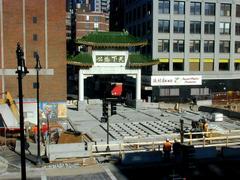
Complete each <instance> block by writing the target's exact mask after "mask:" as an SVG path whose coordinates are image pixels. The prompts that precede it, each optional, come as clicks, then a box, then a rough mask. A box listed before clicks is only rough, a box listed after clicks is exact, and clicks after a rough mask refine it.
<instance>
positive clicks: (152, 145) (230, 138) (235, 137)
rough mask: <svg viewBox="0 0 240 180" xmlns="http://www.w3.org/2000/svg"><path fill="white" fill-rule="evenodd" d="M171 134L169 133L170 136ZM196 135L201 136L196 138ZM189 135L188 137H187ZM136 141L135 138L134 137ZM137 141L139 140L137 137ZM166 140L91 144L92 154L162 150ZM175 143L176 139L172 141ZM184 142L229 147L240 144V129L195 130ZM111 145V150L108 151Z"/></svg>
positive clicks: (174, 135)
mask: <svg viewBox="0 0 240 180" xmlns="http://www.w3.org/2000/svg"><path fill="white" fill-rule="evenodd" d="M172 135H173V136H172V137H175V138H174V139H177V140H178V141H180V135H178V136H176V134H172ZM170 136H171V134H168V137H170ZM194 136H201V137H198V138H194ZM186 137H187V138H186ZM132 141H134V139H132ZM135 141H138V139H137V138H136V139H135ZM164 142H165V141H164V140H159V141H156V140H153V141H145V142H144V141H142V142H140V141H139V142H123V143H110V144H94V145H92V146H91V149H90V153H91V155H92V156H100V155H109V154H112V155H113V154H119V155H120V156H121V155H123V154H125V153H133V152H145V151H156V150H158V151H159V150H160V151H162V147H163V144H164ZM170 142H171V143H173V142H174V141H173V140H172V141H170ZM184 144H186V145H187V144H188V145H194V147H196V148H198V147H211V146H215V147H223V146H225V147H228V146H233V145H240V130H229V131H210V132H195V133H184ZM107 147H109V149H110V151H106V149H107Z"/></svg>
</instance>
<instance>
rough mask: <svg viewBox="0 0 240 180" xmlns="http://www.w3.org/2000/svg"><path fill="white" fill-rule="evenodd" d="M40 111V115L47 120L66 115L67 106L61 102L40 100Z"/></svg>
mask: <svg viewBox="0 0 240 180" xmlns="http://www.w3.org/2000/svg"><path fill="white" fill-rule="evenodd" d="M40 111H41V112H40V116H41V117H42V118H48V119H49V120H51V119H57V118H66V117H67V106H66V104H65V103H63V102H52V103H49V102H42V103H41V105H40Z"/></svg>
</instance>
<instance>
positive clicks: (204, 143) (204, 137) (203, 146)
mask: <svg viewBox="0 0 240 180" xmlns="http://www.w3.org/2000/svg"><path fill="white" fill-rule="evenodd" d="M205 143H206V142H205V136H204V134H203V147H205Z"/></svg>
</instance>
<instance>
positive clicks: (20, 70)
mask: <svg viewBox="0 0 240 180" xmlns="http://www.w3.org/2000/svg"><path fill="white" fill-rule="evenodd" d="M16 55H17V64H18V67H17V71H16V73H17V74H18V97H19V115H20V139H21V173H22V179H23V180H25V179H27V178H26V160H25V158H26V156H25V144H26V141H25V134H24V116H23V91H22V79H23V77H24V76H25V75H26V74H27V73H28V70H27V68H26V66H25V60H24V52H23V50H22V48H21V47H20V43H17V50H16Z"/></svg>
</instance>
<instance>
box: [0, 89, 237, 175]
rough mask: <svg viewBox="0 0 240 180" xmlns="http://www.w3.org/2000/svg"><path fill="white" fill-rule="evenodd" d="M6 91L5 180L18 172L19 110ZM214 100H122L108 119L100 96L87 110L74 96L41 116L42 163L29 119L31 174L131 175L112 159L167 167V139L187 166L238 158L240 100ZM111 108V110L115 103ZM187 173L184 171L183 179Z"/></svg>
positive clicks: (3, 131)
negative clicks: (60, 112)
mask: <svg viewBox="0 0 240 180" xmlns="http://www.w3.org/2000/svg"><path fill="white" fill-rule="evenodd" d="M5 97H6V98H5V99H2V100H1V105H0V106H1V108H0V111H1V112H0V113H1V124H0V125H1V138H0V140H1V152H0V157H1V162H0V166H1V172H0V173H1V175H0V176H1V179H14V178H20V168H21V164H20V154H21V152H20V140H19V130H20V129H19V125H18V124H19V122H18V121H19V118H18V116H19V115H18V107H17V105H16V104H15V102H14V100H13V99H12V98H11V95H10V93H6V96H5ZM215 99H217V98H215ZM219 99H220V98H219ZM221 99H223V98H221ZM212 102H213V103H212V104H213V105H212V106H200V105H198V104H201V103H202V102H198V104H192V103H184V104H180V103H177V104H172V103H164V102H159V103H150V102H142V103H141V107H138V108H137V109H136V108H132V107H129V106H127V105H125V104H121V103H118V104H117V105H116V109H115V110H116V114H114V115H109V118H108V122H104V121H103V119H102V115H103V104H102V100H89V101H88V104H87V106H86V109H85V110H81V111H79V110H77V107H76V106H75V105H74V103H73V101H69V102H68V118H65V119H56V120H51V121H49V122H48V121H47V120H46V119H41V122H46V123H48V137H47V139H44V138H43V137H42V138H41V143H40V145H41V153H40V155H41V159H42V164H41V165H36V158H37V157H36V156H37V143H36V141H35V140H34V133H33V131H32V128H33V127H34V124H31V123H29V122H25V125H26V126H25V132H26V135H27V136H26V139H27V144H28V145H27V146H26V152H25V153H26V159H27V175H28V176H29V177H31V178H36V177H37V178H40V177H41V179H42V178H44V177H45V178H46V177H48V178H49V177H57V176H59V174H58V173H57V169H61V170H62V174H61V176H66V177H69V175H70V174H71V176H73V175H74V177H75V178H79V177H82V178H83V177H85V176H86V177H85V178H96V179H112V176H113V177H118V178H117V179H129V176H128V175H125V176H124V175H123V174H124V173H123V174H122V173H121V172H120V170H116V167H115V166H113V165H114V164H115V163H117V164H120V166H121V167H124V168H126V167H132V166H134V167H135V166H136V167H141V168H143V167H145V166H146V165H152V164H154V165H156V164H157V165H158V166H159V165H160V166H161V168H163V169H164V168H166V167H168V166H170V165H172V164H175V163H176V162H175V160H174V155H173V153H172V155H171V157H172V158H171V159H170V160H169V161H168V162H167V163H166V161H165V159H164V157H163V144H164V142H165V140H166V139H169V140H170V142H171V143H172V144H173V143H174V141H177V142H180V143H181V145H182V161H181V162H179V163H187V166H189V164H191V163H192V161H194V162H196V161H199V162H202V161H203V162H212V161H214V162H215V161H216V160H217V161H218V162H225V161H230V160H233V159H234V160H236V162H238V161H237V160H238V159H239V157H240V150H239V144H240V122H239V117H240V113H239V112H237V111H232V110H231V109H228V107H229V104H234V106H236V107H238V102H237V101H233V100H232V99H231V98H229V97H228V99H227V101H223V100H221V102H222V103H218V102H217V101H216V100H215V101H214V100H213V101H212ZM216 104H218V106H217V105H216ZM108 108H109V109H107V111H109V112H110V110H111V109H110V106H109V107H108ZM235 109H236V108H235ZM109 114H110V113H109ZM204 124H207V128H205V127H204ZM190 157H191V158H190ZM186 159H187V161H186ZM234 162H235V161H234ZM184 165H186V164H184ZM162 166H163V167H162ZM113 167H115V170H113V169H114V168H113ZM84 168H85V169H84ZM77 169H78V170H77ZM151 170H152V169H151ZM38 171H40V172H41V174H39V173H37V172H38ZM73 171H74V172H73ZM83 171H84V173H83ZM111 171H112V173H113V172H114V173H113V174H114V175H113V174H112V173H111ZM28 172H31V173H30V174H29V173H28ZM80 172H81V173H83V174H84V175H83V174H81V175H80V174H79V173H80ZM94 173H95V174H94ZM169 173H170V174H171V173H172V172H169ZM127 174H128V173H127ZM130 174H131V173H130ZM188 175H189V174H188ZM188 175H186V174H181V177H183V176H188ZM215 175H216V174H215ZM218 175H219V174H217V176H218ZM131 176H132V174H131ZM165 176H169V174H164V175H163V177H165ZM189 176H190V175H189ZM133 177H135V176H133ZM130 179H131V178H130Z"/></svg>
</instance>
